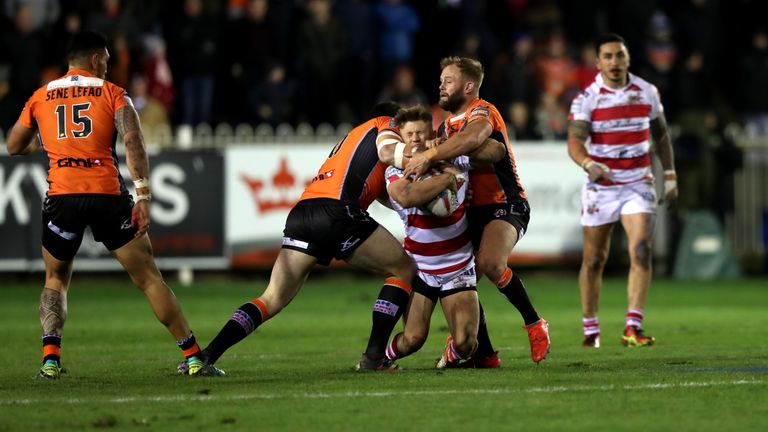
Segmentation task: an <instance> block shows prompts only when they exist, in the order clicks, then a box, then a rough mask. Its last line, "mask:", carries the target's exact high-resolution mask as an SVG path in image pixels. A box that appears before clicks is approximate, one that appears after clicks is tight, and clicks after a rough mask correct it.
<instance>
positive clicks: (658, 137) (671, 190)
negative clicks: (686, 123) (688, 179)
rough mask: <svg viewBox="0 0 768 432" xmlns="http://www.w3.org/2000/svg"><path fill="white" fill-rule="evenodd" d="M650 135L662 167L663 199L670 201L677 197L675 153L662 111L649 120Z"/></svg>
mask: <svg viewBox="0 0 768 432" xmlns="http://www.w3.org/2000/svg"><path fill="white" fill-rule="evenodd" d="M651 136H652V137H653V150H654V152H655V153H656V154H657V155H658V156H659V159H660V160H661V166H662V167H663V168H664V198H663V199H664V200H666V201H668V202H671V201H675V200H676V199H677V193H678V192H677V173H676V172H675V155H674V151H673V150H672V139H671V138H670V137H669V131H668V130H667V119H666V118H665V117H664V113H660V114H659V116H658V117H657V118H655V119H654V120H651Z"/></svg>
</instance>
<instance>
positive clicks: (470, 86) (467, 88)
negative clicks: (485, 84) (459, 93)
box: [464, 81, 475, 93]
mask: <svg viewBox="0 0 768 432" xmlns="http://www.w3.org/2000/svg"><path fill="white" fill-rule="evenodd" d="M474 89H475V82H474V81H467V83H466V84H464V91H465V92H467V93H472V91H473V90H474Z"/></svg>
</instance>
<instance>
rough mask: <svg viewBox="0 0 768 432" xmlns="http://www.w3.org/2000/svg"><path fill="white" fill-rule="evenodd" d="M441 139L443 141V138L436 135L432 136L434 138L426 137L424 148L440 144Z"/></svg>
mask: <svg viewBox="0 0 768 432" xmlns="http://www.w3.org/2000/svg"><path fill="white" fill-rule="evenodd" d="M443 141H445V138H443V137H437V138H434V139H428V140H427V141H426V143H425V144H424V145H425V146H426V148H428V149H431V148H434V147H437V146H439V145H440V144H442V143H443Z"/></svg>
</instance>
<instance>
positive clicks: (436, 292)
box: [412, 276, 477, 303]
mask: <svg viewBox="0 0 768 432" xmlns="http://www.w3.org/2000/svg"><path fill="white" fill-rule="evenodd" d="M412 287H413V292H415V293H419V294H421V295H423V296H424V297H426V298H428V299H430V300H432V302H433V303H437V299H444V298H446V297H448V296H452V295H454V294H458V293H460V292H464V291H477V287H476V286H468V287H461V288H454V289H452V290H448V291H444V290H441V289H440V287H435V286H431V285H429V284H427V283H426V282H424V281H423V280H422V279H421V278H420V277H418V276H417V277H415V278H414V280H413V285H412Z"/></svg>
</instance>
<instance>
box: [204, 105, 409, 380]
mask: <svg viewBox="0 0 768 432" xmlns="http://www.w3.org/2000/svg"><path fill="white" fill-rule="evenodd" d="M398 109H399V106H398V105H397V104H394V103H382V104H379V105H377V106H376V107H374V109H373V112H372V113H371V120H368V121H367V122H365V123H363V124H361V125H359V126H357V127H355V128H354V129H352V131H351V132H350V133H349V134H348V135H347V136H346V137H344V139H342V140H341V141H339V142H338V144H336V145H335V146H334V147H333V149H332V150H331V152H330V154H329V155H328V158H327V159H326V160H325V162H324V163H323V165H322V166H321V167H320V169H319V170H318V172H317V175H316V176H315V177H314V178H313V179H312V182H311V183H310V184H309V185H308V186H307V187H306V189H305V190H304V193H303V194H302V195H301V198H300V199H299V202H298V203H296V205H295V206H294V207H293V209H291V211H290V213H289V214H288V219H287V220H286V223H285V229H284V230H283V246H282V249H281V250H280V254H279V255H278V257H277V261H276V262H275V265H274V267H273V268H272V275H271V277H270V279H269V285H267V288H266V290H265V291H264V293H262V294H261V296H260V297H258V298H256V299H253V300H251V301H249V302H247V303H245V304H243V305H241V306H240V307H239V308H238V309H237V310H236V311H235V313H234V314H233V315H232V317H231V318H230V319H229V321H227V323H226V324H225V325H224V327H223V328H222V329H221V331H219V334H218V335H217V336H216V337H215V338H214V339H213V341H211V343H210V345H208V346H207V347H206V348H205V349H204V350H203V357H204V359H205V361H206V362H207V363H208V364H210V365H212V364H213V363H215V362H216V361H217V360H218V359H219V357H221V355H222V354H223V353H224V352H225V351H226V350H227V349H229V348H230V347H231V346H232V345H234V344H236V343H238V342H239V341H241V340H242V339H244V338H245V337H246V336H248V335H249V334H251V333H252V332H253V331H254V330H255V329H256V328H257V327H258V326H259V325H261V324H262V323H263V322H264V321H266V320H267V319H268V318H271V317H274V316H275V315H276V314H277V313H279V312H280V311H281V310H282V309H283V308H284V307H285V306H287V305H288V303H290V302H291V300H292V299H293V298H294V296H296V294H298V292H299V290H300V289H301V287H302V285H303V284H304V281H305V280H306V278H307V276H308V275H309V273H310V271H311V270H312V268H313V267H314V266H315V264H322V265H328V264H329V263H330V262H331V259H333V258H336V259H341V260H344V261H346V262H348V263H350V264H352V265H354V266H356V267H362V268H364V269H367V270H371V271H374V272H376V273H379V274H383V275H386V276H387V279H386V281H385V283H384V287H383V288H382V290H381V292H380V293H379V297H378V299H377V300H376V302H375V304H374V310H373V328H372V330H371V336H370V339H369V342H368V347H367V348H366V351H365V353H363V355H362V357H361V359H360V362H359V363H358V369H370V370H389V369H393V368H396V367H397V366H396V365H394V363H392V362H391V361H390V360H388V359H387V358H386V356H385V355H384V352H385V349H386V345H387V341H388V339H389V336H390V334H391V333H392V330H393V329H394V327H395V324H397V321H398V320H399V319H400V316H402V314H403V312H404V311H405V308H406V306H407V305H408V299H409V297H410V292H411V280H412V278H413V277H414V275H415V271H416V269H415V265H414V264H413V262H412V261H411V259H410V258H409V257H408V255H406V254H405V252H404V251H403V248H402V247H401V245H400V243H399V242H398V241H397V240H396V239H395V238H394V237H393V236H392V234H390V233H389V231H387V230H386V229H384V228H383V227H382V226H380V225H379V224H378V223H377V222H376V221H375V220H373V218H371V217H370V216H369V215H368V212H367V209H368V206H369V205H370V204H371V202H373V200H374V199H376V198H377V197H378V196H380V195H381V193H382V191H383V190H384V170H385V168H386V167H387V165H389V164H393V163H399V164H401V166H402V163H403V158H404V157H407V156H408V153H410V152H409V151H407V150H406V149H405V144H404V143H403V142H402V139H400V138H399V131H398V130H397V128H396V127H395V126H394V121H393V117H394V116H395V114H396V113H397V110H398Z"/></svg>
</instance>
